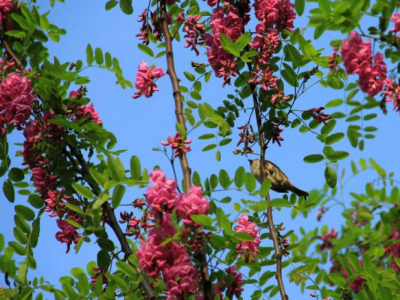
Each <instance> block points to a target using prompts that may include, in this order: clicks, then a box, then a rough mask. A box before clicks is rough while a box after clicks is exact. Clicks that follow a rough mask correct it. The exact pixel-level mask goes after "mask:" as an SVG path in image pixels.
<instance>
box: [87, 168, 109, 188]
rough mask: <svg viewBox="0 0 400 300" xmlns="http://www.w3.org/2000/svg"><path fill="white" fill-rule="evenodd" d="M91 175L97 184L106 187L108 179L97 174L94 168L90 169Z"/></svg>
mask: <svg viewBox="0 0 400 300" xmlns="http://www.w3.org/2000/svg"><path fill="white" fill-rule="evenodd" d="M89 173H90V175H91V176H92V178H93V179H94V181H96V183H97V184H99V185H101V186H104V184H105V183H106V179H105V178H104V176H103V175H102V174H100V173H99V172H97V171H96V170H95V169H94V168H90V169H89Z"/></svg>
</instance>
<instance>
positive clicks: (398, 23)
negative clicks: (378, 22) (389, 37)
mask: <svg viewBox="0 0 400 300" xmlns="http://www.w3.org/2000/svg"><path fill="white" fill-rule="evenodd" d="M390 20H392V21H393V22H394V28H392V29H391V30H390V31H391V32H400V14H399V13H394V14H393V15H392V17H391V18H390ZM397 39H398V40H400V35H399V36H397Z"/></svg>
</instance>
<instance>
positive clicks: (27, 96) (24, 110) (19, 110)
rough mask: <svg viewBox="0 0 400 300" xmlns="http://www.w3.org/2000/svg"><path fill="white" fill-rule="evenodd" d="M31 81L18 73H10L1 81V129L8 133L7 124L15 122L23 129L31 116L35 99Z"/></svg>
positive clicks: (18, 127)
mask: <svg viewBox="0 0 400 300" xmlns="http://www.w3.org/2000/svg"><path fill="white" fill-rule="evenodd" d="M30 84H31V82H30V81H29V80H28V79H27V78H26V77H24V76H21V75H19V74H17V73H11V74H8V76H7V77H6V78H4V79H3V81H2V82H1V83H0V131H1V134H2V135H4V134H5V133H6V130H5V128H4V127H5V126H6V125H9V124H15V125H16V127H17V129H18V130H21V129H22V128H23V126H24V125H25V124H26V122H27V120H28V119H29V117H30V116H31V110H32V103H33V100H34V95H33V88H32V87H31V85H30Z"/></svg>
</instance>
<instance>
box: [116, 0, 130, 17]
mask: <svg viewBox="0 0 400 300" xmlns="http://www.w3.org/2000/svg"><path fill="white" fill-rule="evenodd" d="M119 6H120V7H121V10H122V12H123V13H124V14H127V15H131V14H132V13H133V7H132V0H120V2H119Z"/></svg>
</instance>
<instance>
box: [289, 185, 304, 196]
mask: <svg viewBox="0 0 400 300" xmlns="http://www.w3.org/2000/svg"><path fill="white" fill-rule="evenodd" d="M292 192H294V193H295V194H296V195H297V196H299V197H304V198H305V199H307V197H308V193H307V192H306V191H303V190H301V189H299V188H297V187H295V186H294V185H293V187H292Z"/></svg>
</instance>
